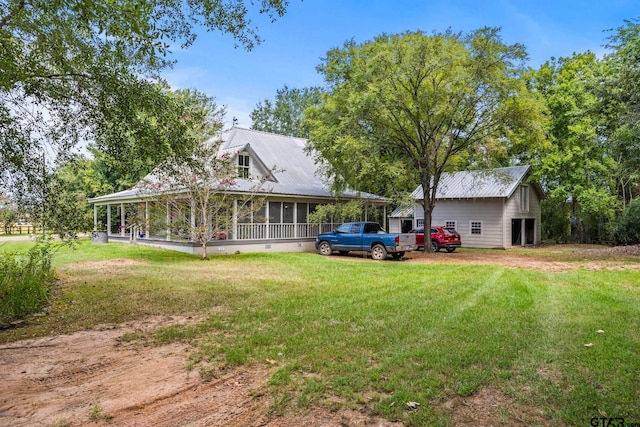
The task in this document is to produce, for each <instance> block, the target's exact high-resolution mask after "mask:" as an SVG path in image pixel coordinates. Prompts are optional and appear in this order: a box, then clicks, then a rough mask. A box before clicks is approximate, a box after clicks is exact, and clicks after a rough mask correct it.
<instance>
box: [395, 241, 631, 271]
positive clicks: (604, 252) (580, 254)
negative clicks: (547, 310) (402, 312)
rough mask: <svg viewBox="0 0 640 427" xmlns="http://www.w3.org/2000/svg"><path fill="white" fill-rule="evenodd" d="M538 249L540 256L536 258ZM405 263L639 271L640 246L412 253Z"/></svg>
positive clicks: (550, 269)
mask: <svg viewBox="0 0 640 427" xmlns="http://www.w3.org/2000/svg"><path fill="white" fill-rule="evenodd" d="M536 250H539V251H540V252H541V254H540V255H536V254H535V251H536ZM525 251H526V253H525ZM532 252H534V253H532ZM554 253H555V254H556V256H554ZM405 261H406V262H410V263H426V264H476V265H479V264H496V265H502V266H504V267H506V268H524V269H529V270H538V271H549V272H562V271H573V270H579V269H585V270H640V246H639V245H636V246H617V247H608V246H599V245H552V246H544V247H541V248H537V249H535V248H532V249H524V250H521V249H511V250H505V251H502V250H495V251H456V252H453V253H445V252H437V253H434V254H424V253H421V252H410V253H408V254H407V255H406V256H405Z"/></svg>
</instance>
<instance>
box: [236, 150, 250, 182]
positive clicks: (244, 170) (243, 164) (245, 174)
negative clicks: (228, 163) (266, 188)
mask: <svg viewBox="0 0 640 427" xmlns="http://www.w3.org/2000/svg"><path fill="white" fill-rule="evenodd" d="M249 175H250V174H249V155H248V154H238V177H239V178H249Z"/></svg>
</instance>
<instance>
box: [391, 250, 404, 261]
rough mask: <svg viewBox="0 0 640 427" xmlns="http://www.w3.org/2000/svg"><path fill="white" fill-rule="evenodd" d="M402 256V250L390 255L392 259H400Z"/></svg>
mask: <svg viewBox="0 0 640 427" xmlns="http://www.w3.org/2000/svg"><path fill="white" fill-rule="evenodd" d="M403 256H404V251H403V252H394V253H392V254H391V257H393V259H400V258H402V257H403Z"/></svg>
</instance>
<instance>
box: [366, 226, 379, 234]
mask: <svg viewBox="0 0 640 427" xmlns="http://www.w3.org/2000/svg"><path fill="white" fill-rule="evenodd" d="M381 230H382V228H381V227H380V224H365V225H364V232H365V233H366V234H376V233H378V232H379V231H381Z"/></svg>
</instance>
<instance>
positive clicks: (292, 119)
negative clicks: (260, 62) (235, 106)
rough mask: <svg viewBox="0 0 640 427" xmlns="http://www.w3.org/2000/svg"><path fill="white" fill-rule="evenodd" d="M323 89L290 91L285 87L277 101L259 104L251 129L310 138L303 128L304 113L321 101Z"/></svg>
mask: <svg viewBox="0 0 640 427" xmlns="http://www.w3.org/2000/svg"><path fill="white" fill-rule="evenodd" d="M321 95H322V89H321V88H319V87H309V88H303V89H289V87H288V86H286V85H285V86H284V87H283V88H282V89H278V91H277V92H276V99H275V101H271V100H269V99H265V100H264V101H260V102H258V104H257V105H256V108H254V110H253V111H252V112H251V122H252V124H251V128H252V129H255V130H261V131H265V132H273V133H279V134H281V135H289V136H297V137H300V138H306V137H307V136H308V134H307V132H306V130H305V129H303V128H302V122H303V120H304V111H305V110H306V109H307V108H308V107H311V106H314V105H318V104H319V103H320V101H321Z"/></svg>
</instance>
